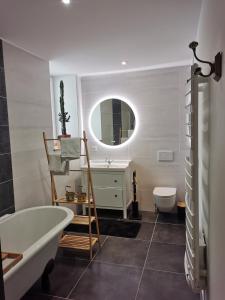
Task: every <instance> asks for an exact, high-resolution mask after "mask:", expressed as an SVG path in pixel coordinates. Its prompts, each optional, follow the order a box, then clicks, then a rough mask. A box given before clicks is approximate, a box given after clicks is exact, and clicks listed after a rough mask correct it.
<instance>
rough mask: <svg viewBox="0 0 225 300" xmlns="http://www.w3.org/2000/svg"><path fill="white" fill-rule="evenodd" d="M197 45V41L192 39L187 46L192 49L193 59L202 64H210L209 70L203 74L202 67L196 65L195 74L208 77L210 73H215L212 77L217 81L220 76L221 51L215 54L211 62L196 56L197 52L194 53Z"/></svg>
mask: <svg viewBox="0 0 225 300" xmlns="http://www.w3.org/2000/svg"><path fill="white" fill-rule="evenodd" d="M197 47H198V42H195V41H193V42H191V43H190V44H189V48H191V49H192V50H193V53H194V57H195V59H196V60H197V61H199V62H201V63H203V64H208V65H209V66H210V72H209V73H208V74H203V73H202V68H201V67H198V68H196V70H195V73H194V74H195V75H200V76H202V77H209V76H211V75H212V74H215V75H214V79H215V80H216V81H219V80H220V78H221V77H222V52H218V53H217V54H216V56H215V62H214V63H211V62H210V61H207V60H202V59H200V58H198V57H197V54H196V48H197Z"/></svg>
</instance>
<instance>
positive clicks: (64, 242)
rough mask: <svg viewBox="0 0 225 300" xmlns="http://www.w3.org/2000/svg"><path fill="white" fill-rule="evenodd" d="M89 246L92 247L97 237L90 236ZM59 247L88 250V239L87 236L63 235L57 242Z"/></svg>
mask: <svg viewBox="0 0 225 300" xmlns="http://www.w3.org/2000/svg"><path fill="white" fill-rule="evenodd" d="M91 240H92V242H91V247H94V245H95V244H96V242H97V241H98V239H97V238H95V237H92V239H91ZM59 247H62V248H71V249H76V250H87V251H89V250H90V239H89V237H88V236H79V235H69V234H66V235H64V236H63V237H62V238H61V240H60V243H59Z"/></svg>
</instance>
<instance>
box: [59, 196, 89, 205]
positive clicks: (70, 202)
mask: <svg viewBox="0 0 225 300" xmlns="http://www.w3.org/2000/svg"><path fill="white" fill-rule="evenodd" d="M54 202H55V203H58V204H60V203H61V204H85V205H88V200H87V199H86V201H78V200H77V199H76V198H75V200H73V201H67V200H66V198H65V197H62V198H58V199H56V200H54ZM92 204H93V200H92V199H91V205H92Z"/></svg>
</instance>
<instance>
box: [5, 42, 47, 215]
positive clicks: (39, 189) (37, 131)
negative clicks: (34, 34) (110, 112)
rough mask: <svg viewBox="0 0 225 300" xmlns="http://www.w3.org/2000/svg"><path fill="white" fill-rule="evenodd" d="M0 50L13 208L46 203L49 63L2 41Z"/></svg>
mask: <svg viewBox="0 0 225 300" xmlns="http://www.w3.org/2000/svg"><path fill="white" fill-rule="evenodd" d="M3 50H4V64H5V78H6V90H7V101H8V113H9V128H10V141H11V152H12V167H13V182H14V196H15V208H16V210H18V209H23V208H26V207H32V206H39V205H46V204H50V203H51V197H50V178H49V177H50V176H49V171H48V165H47V160H46V154H45V150H44V144H43V139H42V132H43V131H46V133H47V135H48V136H52V115H51V98H50V77H49V64H48V62H47V61H44V60H42V59H40V58H38V57H35V56H34V55H31V54H30V53H27V52H25V51H24V50H21V49H19V48H16V47H14V46H12V45H9V44H8V43H6V42H3ZM5 147H7V145H6V144H5ZM4 169H5V168H4ZM1 170H2V169H1Z"/></svg>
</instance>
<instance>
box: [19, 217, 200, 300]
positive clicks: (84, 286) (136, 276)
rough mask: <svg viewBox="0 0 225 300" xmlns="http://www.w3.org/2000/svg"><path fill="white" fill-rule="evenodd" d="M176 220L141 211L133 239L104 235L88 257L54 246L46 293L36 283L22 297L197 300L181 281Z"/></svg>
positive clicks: (181, 232)
mask: <svg viewBox="0 0 225 300" xmlns="http://www.w3.org/2000/svg"><path fill="white" fill-rule="evenodd" d="M171 220H172V221H171ZM170 222H171V223H170ZM180 223H181V222H180V221H179V220H176V218H175V217H174V218H173V217H171V216H168V217H167V216H159V217H158V218H157V219H156V216H155V215H154V214H151V213H144V215H143V219H142V226H141V229H140V232H139V234H138V236H137V237H136V239H128V238H119V237H111V236H110V237H105V236H104V237H102V242H103V246H102V249H101V250H100V251H98V250H97V251H96V253H95V255H94V258H93V260H92V261H89V260H88V256H84V255H83V254H82V255H81V254H79V253H74V252H73V251H69V250H68V251H65V250H64V251H62V250H59V251H58V254H57V258H56V267H55V269H54V270H53V272H52V273H51V290H50V292H49V293H48V294H46V293H43V292H42V291H41V287H40V281H38V282H37V283H36V284H35V285H34V286H33V287H32V288H31V290H30V291H28V293H27V294H26V295H25V296H24V297H23V298H22V300H29V299H30V300H50V299H52V300H57V299H58V300H59V299H62V300H63V299H74V300H89V299H91V300H114V299H117V300H120V299H121V300H145V299H146V300H150V299H151V300H181V299H182V300H197V299H199V296H198V295H195V294H193V293H192V291H191V290H190V288H189V287H188V286H187V283H186V280H185V275H184V267H183V257H184V251H185V228H184V225H183V224H180Z"/></svg>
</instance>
